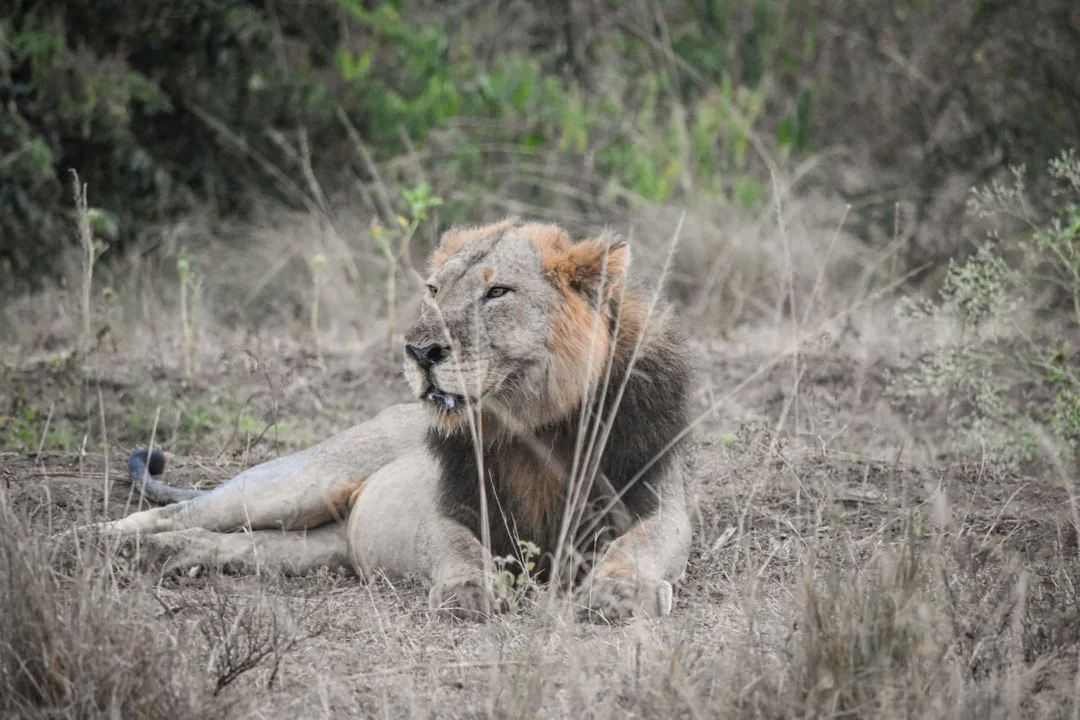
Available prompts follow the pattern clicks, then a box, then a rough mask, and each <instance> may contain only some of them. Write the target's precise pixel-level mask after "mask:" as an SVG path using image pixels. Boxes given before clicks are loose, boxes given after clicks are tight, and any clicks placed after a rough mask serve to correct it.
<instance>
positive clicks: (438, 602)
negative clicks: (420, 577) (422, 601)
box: [428, 576, 502, 620]
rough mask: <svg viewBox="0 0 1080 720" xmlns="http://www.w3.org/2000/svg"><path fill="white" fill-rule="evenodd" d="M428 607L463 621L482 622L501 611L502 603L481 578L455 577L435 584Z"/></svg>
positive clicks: (429, 597) (429, 596)
mask: <svg viewBox="0 0 1080 720" xmlns="http://www.w3.org/2000/svg"><path fill="white" fill-rule="evenodd" d="M428 605H429V606H430V607H431V609H433V610H435V611H437V612H440V613H446V614H448V615H450V616H452V617H456V618H460V619H463V620H482V619H484V618H487V617H489V616H491V615H492V614H494V613H496V612H501V610H502V603H501V602H498V601H497V600H496V598H495V595H494V594H493V593H492V591H491V590H490V589H489V588H488V586H487V584H486V583H485V582H484V578H483V577H482V576H476V577H472V576H468V577H457V578H452V579H450V580H446V581H444V582H441V583H439V584H437V585H436V586H435V587H433V588H431V593H430V595H428Z"/></svg>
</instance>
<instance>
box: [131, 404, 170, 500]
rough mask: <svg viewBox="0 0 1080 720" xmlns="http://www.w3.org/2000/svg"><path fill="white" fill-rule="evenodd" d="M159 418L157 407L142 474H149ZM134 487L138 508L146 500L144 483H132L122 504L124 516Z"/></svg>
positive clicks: (159, 412)
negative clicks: (137, 496) (136, 489)
mask: <svg viewBox="0 0 1080 720" xmlns="http://www.w3.org/2000/svg"><path fill="white" fill-rule="evenodd" d="M160 417H161V406H160V405H158V406H157V408H156V409H155V410H154V424H153V425H152V426H151V428H150V444H149V445H148V446H147V448H146V468H144V472H147V473H149V472H150V456H151V455H153V454H154V441H155V440H156V439H157V428H158V419H159V418H160ZM139 479H140V480H141V479H142V478H139ZM136 485H137V486H138V488H139V505H140V506H142V503H143V500H144V499H145V498H146V483H144V482H139V483H132V484H131V489H130V490H128V496H127V500H126V501H125V502H124V515H127V514H128V511H129V510H130V509H131V499H132V498H133V497H134V495H135V487H136Z"/></svg>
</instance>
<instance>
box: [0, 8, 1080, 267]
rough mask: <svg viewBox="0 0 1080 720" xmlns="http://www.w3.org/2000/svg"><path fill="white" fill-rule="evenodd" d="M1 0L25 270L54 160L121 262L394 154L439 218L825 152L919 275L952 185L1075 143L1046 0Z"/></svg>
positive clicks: (1062, 17)
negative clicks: (924, 226) (185, 225)
mask: <svg viewBox="0 0 1080 720" xmlns="http://www.w3.org/2000/svg"><path fill="white" fill-rule="evenodd" d="M6 7H7V9H6V10H4V11H3V13H2V14H0V188H2V190H0V257H2V258H3V261H4V263H5V267H7V268H8V272H9V273H10V272H16V273H18V274H19V275H20V276H23V277H25V276H26V275H25V273H31V274H33V273H41V272H49V271H52V270H55V268H56V259H57V256H58V253H59V252H60V251H62V250H63V248H65V247H67V246H69V245H70V244H72V242H73V238H74V233H73V232H72V229H73V227H74V226H73V221H72V210H73V206H72V202H71V197H70V195H71V193H70V185H71V182H70V175H69V170H70V169H73V168H74V169H76V170H78V172H79V173H80V175H81V177H82V178H83V181H84V182H86V183H87V184H88V185H89V186H90V188H91V206H92V208H93V220H94V223H95V231H96V232H97V233H98V235H100V236H101V237H102V238H103V239H105V240H106V241H108V242H109V243H111V244H113V245H114V247H123V246H126V245H130V244H131V243H133V242H136V241H138V240H139V239H140V238H142V239H145V238H146V237H147V235H148V233H149V231H150V228H152V227H154V226H156V225H159V224H161V223H163V222H167V221H169V220H174V219H175V218H177V217H178V216H181V215H182V214H184V213H191V212H199V213H206V214H209V215H211V216H214V217H219V216H224V217H231V216H234V215H236V214H240V215H243V214H245V213H247V214H248V216H249V217H250V212H251V211H252V209H253V206H255V205H257V204H258V203H259V202H273V203H286V204H289V205H291V206H293V207H297V208H307V207H312V206H315V207H319V208H321V209H322V210H324V211H327V210H328V209H329V207H328V205H327V203H328V200H327V197H324V196H323V191H324V190H325V195H326V196H330V198H331V200H332V199H333V196H334V195H335V194H337V193H340V192H351V191H352V189H353V186H354V180H356V179H360V180H361V181H362V182H369V181H371V180H372V179H373V175H374V173H375V172H376V168H377V167H379V165H378V164H379V163H384V162H387V161H390V160H392V159H395V158H401V157H402V156H405V155H406V154H409V155H413V156H415V157H417V158H419V162H421V163H422V165H423V166H425V167H426V168H427V169H428V170H429V171H431V174H432V175H433V176H434V177H432V178H431V179H432V180H433V181H434V182H435V184H436V192H437V194H439V195H440V196H442V197H443V198H445V199H446V200H447V203H446V205H445V206H444V208H443V210H442V215H441V222H442V224H445V223H447V222H451V221H453V220H458V219H464V218H467V217H473V216H475V214H476V212H477V210H478V209H479V208H482V207H483V206H484V202H483V199H484V197H485V195H486V194H487V193H495V192H497V193H498V194H499V195H500V196H501V197H503V198H504V199H505V200H506V201H510V200H517V201H520V202H521V203H527V204H529V205H533V206H536V207H544V208H551V209H552V212H558V210H559V209H560V208H564V207H566V208H574V209H576V210H578V211H580V212H583V213H585V212H587V213H589V214H590V217H589V220H590V221H593V222H595V221H597V220H601V221H604V220H609V219H611V218H612V217H617V216H618V212H619V208H621V207H624V206H625V205H627V204H633V203H636V202H659V203H664V202H671V201H677V202H682V203H701V202H708V203H713V204H723V205H730V206H732V207H734V208H746V209H751V210H754V209H757V208H759V207H760V206H761V205H762V203H764V202H766V199H767V195H768V192H767V187H768V183H769V176H768V172H769V170H770V168H769V167H768V165H769V163H770V162H776V163H779V164H783V165H790V164H797V163H799V162H800V161H804V160H806V159H807V158H808V157H810V155H809V153H815V156H822V155H824V156H828V157H830V158H831V159H832V161H831V162H829V163H827V165H828V167H821V166H820V165H816V166H815V167H814V168H812V169H808V171H809V172H810V174H811V175H812V178H811V179H810V180H808V181H807V182H808V183H813V184H817V185H820V186H821V187H823V188H824V189H825V190H826V191H827V192H830V193H836V194H839V195H840V196H842V197H844V198H845V199H846V200H848V201H850V202H852V203H853V205H854V210H855V214H854V216H853V220H855V221H857V223H866V224H868V225H869V227H867V228H865V229H863V230H862V234H863V235H864V236H865V239H866V240H867V241H870V242H873V241H875V240H878V239H880V237H879V235H880V236H882V237H884V238H886V239H887V238H889V237H890V236H891V234H892V230H891V226H892V223H893V214H894V205H895V203H896V202H903V203H904V204H905V206H907V205H910V213H909V214H910V217H906V218H905V219H906V220H907V221H908V222H910V223H913V224H914V226H915V227H920V226H921V223H922V222H924V221H926V220H927V219H932V220H933V221H934V222H935V223H937V224H936V225H935V226H934V227H935V230H934V231H933V232H930V233H927V234H928V235H930V236H931V237H926V238H924V239H922V240H920V241H919V242H916V243H914V246H913V247H912V248H910V251H909V252H910V253H911V254H913V255H916V256H917V257H916V258H915V259H916V260H917V261H919V262H922V261H924V260H926V259H927V258H931V259H934V260H939V259H940V258H941V257H943V256H947V255H949V254H951V253H952V252H954V251H955V250H956V249H957V248H956V244H955V243H949V242H948V241H945V240H944V239H942V238H941V237H940V236H941V235H942V234H944V232H945V231H946V230H947V229H948V228H945V227H943V226H942V225H941V223H940V222H939V221H940V220H941V219H942V218H944V219H948V220H955V219H956V218H957V215H958V213H960V212H961V211H962V208H963V201H962V199H960V198H958V197H957V193H956V191H955V187H954V183H957V182H959V183H960V184H961V185H962V186H963V187H967V186H970V185H973V184H979V183H982V182H983V181H985V180H987V179H989V178H990V177H993V174H994V173H995V172H997V171H999V170H1001V169H1002V168H1006V167H1008V166H1011V165H1015V164H1020V163H1024V164H1027V165H1028V166H1029V167H1041V166H1043V165H1044V164H1045V163H1046V161H1047V160H1049V159H1050V157H1052V156H1054V155H1056V154H1057V152H1059V151H1060V150H1061V149H1063V148H1068V147H1073V146H1075V145H1076V141H1077V140H1078V135H1080V121H1078V120H1077V118H1078V117H1080V80H1078V79H1077V75H1076V73H1075V72H1074V71H1073V70H1074V69H1075V68H1076V67H1077V65H1078V64H1080V42H1078V38H1080V29H1078V25H1080V22H1078V20H1077V13H1076V9H1075V6H1074V4H1073V3H1071V2H1069V1H1068V0H1034V1H1033V2H1026V3H1014V2H1008V1H1007V0H963V2H941V1H939V0H893V1H892V2H886V3H881V2H876V1H874V0H845V1H844V2H839V3H837V2H824V1H821V0H694V1H690V0H677V1H676V2H670V3H664V4H663V5H660V4H657V3H649V2H637V1H629V0H628V1H623V0H604V1H599V0H560V1H559V2H557V3H556V4H554V5H552V4H550V3H547V2H530V1H528V0H509V1H507V0H502V1H500V2H495V3H469V2H463V3H434V2H404V1H403V0H396V1H393V2H381V1H375V0H367V1H365V0H301V1H299V2H270V3H265V2H244V1H242V0H229V1H224V0H197V1H195V2H188V3H184V4H183V5H182V6H178V5H177V4H176V3H172V2H166V1H159V0H153V1H151V2H147V3H141V4H139V5H138V6H135V5H132V4H131V3H124V2H105V3H101V2H88V1H87V2H82V1H80V0H14V2H12V3H9V4H7V5H6ZM358 141H362V142H363V143H364V146H365V148H366V152H365V153H364V154H359V153H357V152H356V151H355V150H356V143H357V142H358ZM766 154H768V156H769V157H771V158H772V160H766V159H765V155H766ZM343 158H347V160H346V161H345V162H342V161H341V159H343ZM553 164H554V165H558V166H559V167H561V168H562V169H563V170H564V171H565V176H562V180H563V181H564V182H561V183H553V182H551V177H552V170H551V166H552V165H553ZM400 168H401V165H400V164H399V165H392V166H391V168H390V169H385V172H388V173H389V174H390V175H397V174H400V172H401V170H400ZM852 168H854V169H852ZM385 179H386V180H387V181H392V180H394V179H396V178H393V177H390V178H385ZM316 181H317V187H318V188H322V189H323V190H319V189H316ZM961 195H962V193H961ZM372 202H373V203H376V202H377V200H372ZM598 202H600V205H599V207H598V206H597V203H598ZM386 210H388V208H385V207H384V208H381V211H383V212H385V211H386ZM875 223H876V224H877V225H879V226H880V227H883V228H884V230H883V231H882V230H880V227H879V228H878V230H879V232H878V233H876V234H875V232H874V227H873V226H874V225H875ZM919 234H920V235H922V233H919ZM942 245H944V247H943V246H942Z"/></svg>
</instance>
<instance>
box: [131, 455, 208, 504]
mask: <svg viewBox="0 0 1080 720" xmlns="http://www.w3.org/2000/svg"><path fill="white" fill-rule="evenodd" d="M128 472H129V473H130V474H131V483H132V484H133V485H134V486H135V489H136V490H138V491H139V492H140V493H141V494H142V495H143V496H144V497H146V499H148V500H150V501H151V502H155V503H158V504H159V505H169V504H171V503H177V502H180V501H182V500H190V499H191V498H194V497H198V496H199V495H202V494H203V493H205V492H206V491H205V490H196V489H194V488H177V487H173V486H171V485H166V484H165V483H163V482H161V481H160V480H158V478H159V477H160V476H161V474H162V473H163V472H165V455H164V454H163V453H162V452H161V451H160V450H154V451H153V452H150V451H148V450H136V451H135V453H134V454H133V455H132V456H131V459H130V460H128Z"/></svg>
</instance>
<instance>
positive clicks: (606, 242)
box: [567, 233, 630, 299]
mask: <svg viewBox="0 0 1080 720" xmlns="http://www.w3.org/2000/svg"><path fill="white" fill-rule="evenodd" d="M569 255H570V257H569V261H570V262H568V263H567V266H568V267H567V270H568V275H569V277H568V280H569V281H570V286H571V287H572V288H574V289H575V290H577V291H579V292H583V293H586V294H593V293H595V292H598V291H600V290H603V293H604V299H607V298H610V297H611V296H612V295H613V294H614V293H615V291H616V290H617V289H618V288H619V287H620V286H621V285H622V282H623V280H624V279H625V277H626V271H627V269H628V268H629V267H630V243H628V242H627V241H626V238H624V237H622V236H621V235H616V234H614V233H604V234H603V235H601V236H599V237H595V238H592V239H590V240H582V241H581V242H579V243H577V244H575V245H573V246H571V248H570V252H569Z"/></svg>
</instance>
